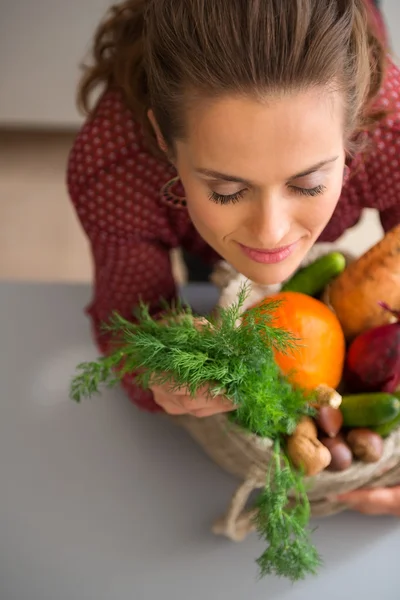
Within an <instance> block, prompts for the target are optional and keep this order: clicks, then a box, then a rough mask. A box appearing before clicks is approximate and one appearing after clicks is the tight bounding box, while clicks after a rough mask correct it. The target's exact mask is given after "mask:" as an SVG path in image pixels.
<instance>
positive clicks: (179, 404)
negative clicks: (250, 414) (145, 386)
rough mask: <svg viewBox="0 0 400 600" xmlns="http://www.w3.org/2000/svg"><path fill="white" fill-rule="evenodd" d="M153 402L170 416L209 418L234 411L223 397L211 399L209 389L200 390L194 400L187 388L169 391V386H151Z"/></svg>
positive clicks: (231, 405)
mask: <svg viewBox="0 0 400 600" xmlns="http://www.w3.org/2000/svg"><path fill="white" fill-rule="evenodd" d="M150 389H151V390H152V392H153V394H154V400H155V402H156V403H157V404H158V405H159V406H161V408H163V409H164V410H165V412H166V413H168V414H170V415H193V416H194V417H211V415H215V414H217V413H223V412H229V411H231V410H234V408H235V407H234V405H233V404H232V402H230V401H229V400H228V399H227V398H226V397H225V396H216V397H212V396H211V395H210V392H209V387H207V386H204V387H203V388H201V389H200V390H199V392H198V394H197V396H196V397H195V398H193V397H192V396H190V394H189V390H188V389H187V388H180V389H179V390H178V391H176V390H174V391H171V388H170V386H168V385H163V386H158V385H155V386H152V387H151V388H150Z"/></svg>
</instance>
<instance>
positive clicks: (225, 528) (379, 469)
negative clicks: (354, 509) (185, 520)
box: [176, 414, 400, 540]
mask: <svg viewBox="0 0 400 600" xmlns="http://www.w3.org/2000/svg"><path fill="white" fill-rule="evenodd" d="M176 421H177V423H179V424H180V425H181V426H182V427H183V428H184V429H186V430H187V431H188V432H189V434H190V435H191V436H192V438H193V439H194V440H195V441H196V442H197V443H198V444H199V445H200V446H201V447H202V448H203V450H204V452H205V453H206V454H207V455H208V456H209V457H210V458H211V459H212V460H213V461H214V462H215V463H217V464H218V465H219V466H220V467H221V468H222V469H225V471H227V472H228V473H231V474H232V475H235V476H236V477H238V478H239V479H240V480H241V481H242V483H241V484H240V485H239V487H238V489H237V490H236V492H235V494H234V496H233V498H232V499H231V502H230V504H229V507H228V510H227V513H226V514H225V515H224V516H223V517H222V518H220V519H218V521H216V523H215V524H214V527H213V531H214V532H215V533H217V534H221V535H225V536H227V537H229V538H231V539H233V540H241V539H243V538H244V537H245V536H246V534H247V533H249V532H250V531H253V530H254V526H253V516H254V511H253V510H252V509H251V508H247V507H246V504H247V501H248V498H249V496H250V494H251V493H252V492H253V491H254V490H257V489H261V488H263V487H264V486H265V481H266V473H267V469H268V465H269V461H270V458H271V455H272V443H271V441H270V440H269V439H263V438H260V437H258V436H256V435H254V434H250V433H248V432H247V431H244V430H243V429H242V428H240V427H238V426H237V425H235V424H234V423H232V422H231V421H230V420H229V419H228V417H227V416H226V415H225V414H221V415H215V416H213V417H208V418H206V419H198V418H196V417H190V416H182V417H177V418H176ZM306 482H307V484H308V486H309V492H308V497H309V500H310V504H311V513H312V516H327V515H331V514H334V513H338V512H340V511H342V510H344V509H345V507H344V506H342V505H340V504H338V503H336V502H334V501H332V500H330V499H329V496H330V495H335V494H338V493H341V492H347V491H350V490H355V489H358V488H362V487H379V486H393V485H396V484H400V429H398V430H396V431H395V432H394V433H393V434H392V435H391V436H390V437H388V438H387V439H386V440H385V442H384V453H383V456H382V458H381V459H380V461H379V462H377V463H372V464H365V463H362V462H358V461H355V462H354V463H353V465H352V466H351V467H350V468H349V469H347V470H346V471H341V472H333V471H323V472H322V473H320V474H319V475H317V476H316V477H313V478H306Z"/></svg>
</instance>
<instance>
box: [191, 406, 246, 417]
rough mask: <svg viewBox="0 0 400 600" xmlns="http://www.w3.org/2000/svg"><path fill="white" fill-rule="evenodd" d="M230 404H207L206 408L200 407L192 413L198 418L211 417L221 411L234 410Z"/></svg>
mask: <svg viewBox="0 0 400 600" xmlns="http://www.w3.org/2000/svg"><path fill="white" fill-rule="evenodd" d="M234 408H235V407H234V406H232V404H231V405H230V406H208V407H207V408H201V409H199V410H195V411H193V413H192V414H193V415H194V416H195V417H198V418H203V417H212V416H213V415H219V414H222V413H227V412H231V411H232V410H234Z"/></svg>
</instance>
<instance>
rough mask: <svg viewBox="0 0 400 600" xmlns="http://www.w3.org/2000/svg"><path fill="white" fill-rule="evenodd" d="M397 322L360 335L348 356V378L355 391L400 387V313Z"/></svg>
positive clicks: (386, 389) (392, 390) (390, 391)
mask: <svg viewBox="0 0 400 600" xmlns="http://www.w3.org/2000/svg"><path fill="white" fill-rule="evenodd" d="M381 306H382V307H383V308H385V309H386V310H389V311H390V312H391V313H392V314H393V315H394V316H395V317H396V318H397V322H396V323H391V324H390V325H382V326H381V327H374V328H373V329H370V330H369V331H366V332H365V333H363V334H361V335H359V336H358V337H357V338H356V339H355V340H354V341H353V343H352V344H351V345H350V348H349V350H348V353H347V357H346V367H345V378H346V382H347V384H348V386H349V387H350V388H351V389H352V390H353V391H356V392H378V391H382V392H389V393H392V392H394V391H396V389H397V388H398V387H399V386H400V311H393V310H391V309H390V308H389V307H388V306H386V305H385V304H383V303H382V304H381Z"/></svg>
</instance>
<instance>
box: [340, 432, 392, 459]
mask: <svg viewBox="0 0 400 600" xmlns="http://www.w3.org/2000/svg"><path fill="white" fill-rule="evenodd" d="M347 443H348V444H349V446H350V448H351V450H352V452H353V454H354V456H355V457H356V458H358V459H359V460H361V461H362V462H365V463H374V462H378V460H380V459H381V458H382V454H383V439H382V438H381V436H380V435H378V434H377V433H375V432H374V431H371V430H370V429H361V428H360V429H353V430H352V431H350V432H349V433H348V434H347Z"/></svg>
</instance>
